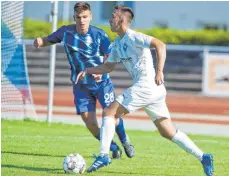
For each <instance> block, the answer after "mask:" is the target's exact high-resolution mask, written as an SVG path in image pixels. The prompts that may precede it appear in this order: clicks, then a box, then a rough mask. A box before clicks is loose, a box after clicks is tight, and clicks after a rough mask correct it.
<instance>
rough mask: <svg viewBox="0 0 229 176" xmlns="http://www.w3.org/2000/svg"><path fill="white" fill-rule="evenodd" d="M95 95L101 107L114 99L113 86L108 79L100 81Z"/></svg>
mask: <svg viewBox="0 0 229 176" xmlns="http://www.w3.org/2000/svg"><path fill="white" fill-rule="evenodd" d="M96 97H97V99H98V100H99V103H100V105H101V106H102V108H103V109H104V108H106V107H108V106H109V105H110V104H111V103H112V102H113V101H114V100H115V93H114V86H113V83H112V81H111V80H110V79H107V80H105V81H103V82H101V84H100V85H99V88H98V90H97V94H96Z"/></svg>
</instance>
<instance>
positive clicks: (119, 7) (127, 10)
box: [115, 5, 134, 23]
mask: <svg viewBox="0 0 229 176" xmlns="http://www.w3.org/2000/svg"><path fill="white" fill-rule="evenodd" d="M115 9H116V10H120V11H121V12H123V13H128V16H129V22H130V23H131V21H132V20H133V18H134V12H133V10H132V9H131V8H130V7H127V6H124V5H117V6H115Z"/></svg>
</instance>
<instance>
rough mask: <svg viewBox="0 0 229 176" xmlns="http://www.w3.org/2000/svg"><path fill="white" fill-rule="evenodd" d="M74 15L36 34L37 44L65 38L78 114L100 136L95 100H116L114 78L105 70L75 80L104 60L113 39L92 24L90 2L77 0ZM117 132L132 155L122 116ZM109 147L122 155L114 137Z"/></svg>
mask: <svg viewBox="0 0 229 176" xmlns="http://www.w3.org/2000/svg"><path fill="white" fill-rule="evenodd" d="M73 18H74V21H75V22H76V24H72V25H68V26H62V27H60V28H59V29H58V30H57V31H56V32H54V33H52V34H50V35H48V36H47V37H42V38H41V37H39V38H36V39H35V40H34V46H35V47H36V48H39V47H45V46H49V45H52V44H56V43H60V42H63V44H64V48H65V52H66V54H67V57H68V61H69V64H70V68H71V81H72V83H73V94H74V102H75V106H76V111H77V114H80V115H81V117H82V119H83V121H84V123H85V124H86V126H87V128H88V129H89V131H90V132H91V133H92V134H93V135H94V137H95V138H96V139H98V140H100V129H99V126H98V122H97V118H96V101H97V100H98V101H99V103H100V104H101V106H102V108H106V107H107V106H109V105H110V104H111V103H112V102H113V101H114V99H115V95H114V88H113V84H112V81H111V79H110V78H109V75H108V74H107V73H105V74H101V75H100V74H88V75H87V77H85V79H84V80H81V81H79V82H78V83H77V84H75V82H76V78H77V75H78V73H79V72H81V71H82V70H85V68H88V67H95V66H98V65H101V64H103V63H104V62H105V59H106V58H107V56H108V55H109V53H110V50H111V43H110V40H109V38H108V36H107V34H106V33H105V32H104V31H103V30H101V29H99V28H97V27H95V26H92V25H90V22H91V19H92V14H91V8H90V5H89V4H88V3H86V2H78V3H76V4H75V6H74V16H73ZM116 133H117V135H118V137H119V139H120V141H121V143H122V145H123V147H124V150H125V153H126V155H127V156H128V157H129V158H132V157H133V156H134V147H133V145H131V144H130V141H129V139H128V136H127V135H126V133H125V129H124V125H123V120H122V118H121V117H119V118H117V120H116ZM110 150H111V151H112V157H113V158H120V157H121V154H122V151H121V149H120V148H119V146H118V145H117V144H116V143H115V142H114V141H113V140H112V141H111V145H110Z"/></svg>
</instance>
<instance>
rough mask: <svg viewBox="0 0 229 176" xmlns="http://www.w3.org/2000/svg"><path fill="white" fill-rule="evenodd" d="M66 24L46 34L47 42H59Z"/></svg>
mask: <svg viewBox="0 0 229 176" xmlns="http://www.w3.org/2000/svg"><path fill="white" fill-rule="evenodd" d="M65 29H66V26H62V27H60V28H59V29H57V31H55V32H53V33H52V34H50V35H49V36H48V42H49V43H60V42H61V41H62V40H63V36H64V32H65Z"/></svg>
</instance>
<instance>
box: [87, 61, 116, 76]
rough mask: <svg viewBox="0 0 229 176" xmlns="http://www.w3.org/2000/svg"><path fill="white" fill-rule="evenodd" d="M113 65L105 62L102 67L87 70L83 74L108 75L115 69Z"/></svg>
mask: <svg viewBox="0 0 229 176" xmlns="http://www.w3.org/2000/svg"><path fill="white" fill-rule="evenodd" d="M115 65H116V63H114V62H106V63H104V64H103V65H99V66H96V67H91V68H87V69H86V70H85V74H102V73H110V72H111V71H112V70H113V69H114V68H115Z"/></svg>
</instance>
